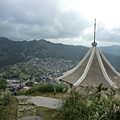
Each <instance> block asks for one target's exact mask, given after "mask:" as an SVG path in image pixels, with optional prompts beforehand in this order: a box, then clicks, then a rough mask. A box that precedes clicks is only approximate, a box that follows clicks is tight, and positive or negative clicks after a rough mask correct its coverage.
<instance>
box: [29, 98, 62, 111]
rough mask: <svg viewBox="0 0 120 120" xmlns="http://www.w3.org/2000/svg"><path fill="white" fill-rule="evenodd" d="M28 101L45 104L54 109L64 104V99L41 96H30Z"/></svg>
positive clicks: (38, 104)
mask: <svg viewBox="0 0 120 120" xmlns="http://www.w3.org/2000/svg"><path fill="white" fill-rule="evenodd" d="M28 101H29V102H32V103H34V104H35V105H37V106H43V107H48V108H53V109H57V108H59V107H60V106H61V105H62V100H60V99H55V98H49V97H41V96H35V97H30V99H28Z"/></svg>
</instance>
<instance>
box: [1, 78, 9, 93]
mask: <svg viewBox="0 0 120 120" xmlns="http://www.w3.org/2000/svg"><path fill="white" fill-rule="evenodd" d="M6 88H7V81H6V80H5V79H4V78H0V91H5V89H6Z"/></svg>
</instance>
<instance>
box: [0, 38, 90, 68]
mask: <svg viewBox="0 0 120 120" xmlns="http://www.w3.org/2000/svg"><path fill="white" fill-rule="evenodd" d="M88 49H89V48H87V47H84V46H73V45H63V44H55V43H51V42H48V41H45V40H44V39H41V40H39V41H37V40H33V41H11V40H9V39H7V38H4V37H0V67H3V66H7V65H11V64H15V63H19V62H22V61H24V60H26V59H29V58H30V57H31V56H33V57H37V58H48V57H53V58H58V59H68V60H73V61H76V60H81V59H82V58H83V56H84V55H85V54H86V52H87V51H88Z"/></svg>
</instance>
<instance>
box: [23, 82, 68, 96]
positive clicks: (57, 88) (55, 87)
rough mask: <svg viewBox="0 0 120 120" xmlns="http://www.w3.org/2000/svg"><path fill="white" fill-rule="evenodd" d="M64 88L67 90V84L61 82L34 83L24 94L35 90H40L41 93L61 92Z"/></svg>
mask: <svg viewBox="0 0 120 120" xmlns="http://www.w3.org/2000/svg"><path fill="white" fill-rule="evenodd" d="M64 88H66V90H67V86H66V85H63V84H49V83H48V84H39V85H35V86H33V87H32V88H30V89H29V90H27V91H26V93H25V94H27V95H28V94H33V93H35V92H41V93H45V92H62V91H63V89H64Z"/></svg>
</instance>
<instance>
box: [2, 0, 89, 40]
mask: <svg viewBox="0 0 120 120" xmlns="http://www.w3.org/2000/svg"><path fill="white" fill-rule="evenodd" d="M60 4H61V2H58V1H56V0H44V1H43V0H31V1H29V0H25V1H24V0H17V1H16V0H4V1H3V3H2V4H1V5H0V31H1V33H0V36H6V37H12V38H18V39H19V40H20V39H21V40H22V39H32V38H37V39H38V38H74V37H76V36H80V35H81V34H82V32H83V30H84V29H85V28H87V27H88V26H89V24H88V23H87V21H86V20H85V19H84V17H83V16H82V15H81V14H80V13H78V12H77V11H74V10H64V9H63V7H61V6H60Z"/></svg>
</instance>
